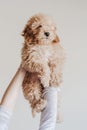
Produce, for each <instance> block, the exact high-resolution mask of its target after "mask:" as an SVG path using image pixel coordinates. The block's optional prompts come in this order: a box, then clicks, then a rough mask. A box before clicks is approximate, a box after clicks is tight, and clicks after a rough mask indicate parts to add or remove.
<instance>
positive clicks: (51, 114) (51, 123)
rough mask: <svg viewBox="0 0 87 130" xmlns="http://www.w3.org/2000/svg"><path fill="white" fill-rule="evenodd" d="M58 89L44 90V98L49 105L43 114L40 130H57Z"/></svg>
mask: <svg viewBox="0 0 87 130" xmlns="http://www.w3.org/2000/svg"><path fill="white" fill-rule="evenodd" d="M57 94H58V89H57V88H55V87H47V88H45V89H44V93H43V96H44V98H45V99H46V100H47V105H46V107H45V108H44V109H43V111H42V112H41V119H40V126H39V130H55V126H56V117H57V101H58V100H57V97H58V95H57Z"/></svg>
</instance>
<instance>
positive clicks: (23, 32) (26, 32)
mask: <svg viewBox="0 0 87 130" xmlns="http://www.w3.org/2000/svg"><path fill="white" fill-rule="evenodd" d="M28 34H29V27H28V25H26V26H25V28H24V30H23V31H22V33H21V36H27V35H28Z"/></svg>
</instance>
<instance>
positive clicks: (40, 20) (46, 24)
mask: <svg viewBox="0 0 87 130" xmlns="http://www.w3.org/2000/svg"><path fill="white" fill-rule="evenodd" d="M22 36H24V38H25V41H26V42H27V43H28V44H34V45H35V44H42V45H43V44H44V45H46V44H47V45H48V44H51V43H53V44H54V43H58V42H59V38H58V36H57V33H56V26H55V24H54V22H53V21H52V20H51V19H50V18H49V17H48V16H46V15H44V14H37V15H35V16H33V17H32V18H31V19H30V20H29V21H28V22H27V24H26V26H25V28H24V30H23V32H22Z"/></svg>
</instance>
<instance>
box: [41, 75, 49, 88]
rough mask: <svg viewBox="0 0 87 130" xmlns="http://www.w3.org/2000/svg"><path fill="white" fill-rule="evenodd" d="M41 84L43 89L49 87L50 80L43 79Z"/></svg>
mask: <svg viewBox="0 0 87 130" xmlns="http://www.w3.org/2000/svg"><path fill="white" fill-rule="evenodd" d="M41 84H42V85H43V87H44V88H45V87H49V80H48V79H47V78H46V77H41Z"/></svg>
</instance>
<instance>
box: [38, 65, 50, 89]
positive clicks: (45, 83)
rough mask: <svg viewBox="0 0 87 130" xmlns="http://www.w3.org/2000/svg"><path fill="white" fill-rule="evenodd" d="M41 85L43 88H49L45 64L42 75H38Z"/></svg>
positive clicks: (48, 71)
mask: <svg viewBox="0 0 87 130" xmlns="http://www.w3.org/2000/svg"><path fill="white" fill-rule="evenodd" d="M39 77H40V80H41V84H42V85H43V87H49V81H50V69H49V66H48V65H47V64H46V65H44V66H43V73H42V74H40V75H39Z"/></svg>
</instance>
